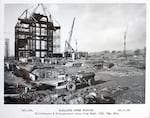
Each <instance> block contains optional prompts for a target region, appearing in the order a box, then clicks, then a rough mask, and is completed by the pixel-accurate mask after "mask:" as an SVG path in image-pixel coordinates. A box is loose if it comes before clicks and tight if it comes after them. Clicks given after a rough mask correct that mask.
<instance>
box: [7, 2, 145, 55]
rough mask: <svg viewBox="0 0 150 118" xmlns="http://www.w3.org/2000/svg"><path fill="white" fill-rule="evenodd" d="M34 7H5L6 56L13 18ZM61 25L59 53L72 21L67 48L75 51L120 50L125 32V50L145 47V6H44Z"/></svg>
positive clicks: (67, 36) (14, 21) (25, 5)
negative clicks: (70, 46) (68, 46)
mask: <svg viewBox="0 0 150 118" xmlns="http://www.w3.org/2000/svg"><path fill="white" fill-rule="evenodd" d="M34 5H35V4H5V8H4V22H5V23H4V34H5V38H9V39H10V41H9V44H10V45H9V47H10V48H9V49H10V55H14V40H15V36H14V32H15V31H14V27H15V25H16V23H17V18H18V17H19V16H20V15H21V14H22V12H23V11H24V10H25V9H29V10H32V8H33V6H34ZM44 5H45V7H46V8H47V9H48V10H49V12H50V13H51V15H52V16H53V17H54V18H55V19H56V20H57V21H58V22H59V24H60V25H61V39H60V40H61V52H62V51H64V46H65V40H68V39H69V32H70V30H71V25H72V21H73V18H74V17H75V24H74V29H73V35H72V40H71V45H72V47H73V48H74V49H76V45H75V44H76V40H77V42H78V45H77V48H78V51H88V52H99V51H103V50H110V51H112V50H123V41H124V32H125V31H127V35H126V36H127V38H126V45H127V47H126V48H127V49H128V50H135V49H138V48H140V49H142V48H144V47H145V46H146V5H145V4H133V3H130V4H110V3H109V4H104V3H103V4H102V3H97V4H94V3H91V4H87V3H82V4H78V3H72V4H66V3H58V4H44Z"/></svg>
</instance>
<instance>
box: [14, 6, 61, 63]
mask: <svg viewBox="0 0 150 118" xmlns="http://www.w3.org/2000/svg"><path fill="white" fill-rule="evenodd" d="M38 9H40V10H38ZM54 22H56V23H54ZM60 28H61V27H60V25H59V23H58V22H57V21H56V20H55V19H54V18H53V17H52V15H51V14H50V12H49V11H48V9H47V8H46V7H45V6H44V5H43V4H38V5H37V6H35V7H33V9H32V10H31V9H26V10H25V11H24V12H23V13H22V14H21V16H20V17H19V18H18V22H17V24H16V26H15V58H16V59H17V60H19V59H20V58H28V57H38V58H44V57H53V55H57V54H60V52H59V51H60V41H59V40H60Z"/></svg>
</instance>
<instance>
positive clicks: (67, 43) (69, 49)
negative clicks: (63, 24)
mask: <svg viewBox="0 0 150 118" xmlns="http://www.w3.org/2000/svg"><path fill="white" fill-rule="evenodd" d="M74 23H75V18H74V19H73V23H72V26H71V31H70V35H69V39H68V41H67V40H66V41H65V57H68V55H69V53H70V52H75V50H74V49H73V48H72V46H71V38H72V33H73V28H74Z"/></svg>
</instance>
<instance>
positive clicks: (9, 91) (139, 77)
mask: <svg viewBox="0 0 150 118" xmlns="http://www.w3.org/2000/svg"><path fill="white" fill-rule="evenodd" d="M146 33H147V32H146V4H145V3H125V4H123V3H109V4H108V3H93V4H90V3H76V4H74V3H68V4H67V3H36V4H35V3H34V4H32V3H28V4H27V3H20V4H11V3H9V4H4V39H3V40H4V57H3V58H4V83H3V84H4V104H99V105H100V104H145V99H146V97H145V91H146V90H145V88H146V87H145V80H146V79H145V78H146V77H145V70H146V49H147V47H146Z"/></svg>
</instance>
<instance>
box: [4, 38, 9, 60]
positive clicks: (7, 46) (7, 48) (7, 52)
mask: <svg viewBox="0 0 150 118" xmlns="http://www.w3.org/2000/svg"><path fill="white" fill-rule="evenodd" d="M8 57H9V38H6V39H5V58H6V59H8Z"/></svg>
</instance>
